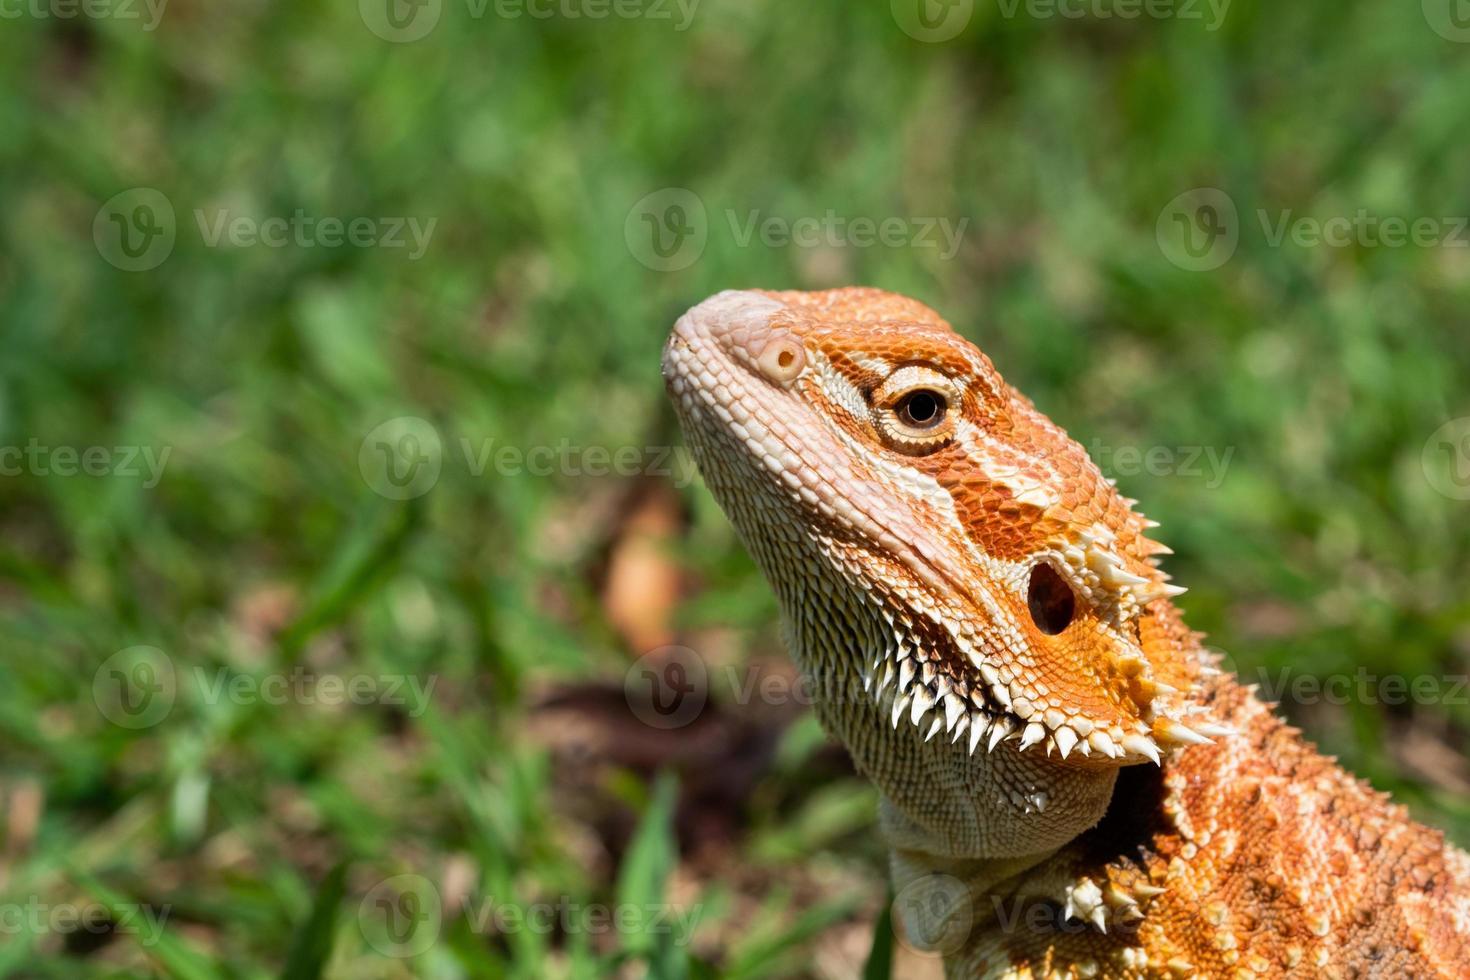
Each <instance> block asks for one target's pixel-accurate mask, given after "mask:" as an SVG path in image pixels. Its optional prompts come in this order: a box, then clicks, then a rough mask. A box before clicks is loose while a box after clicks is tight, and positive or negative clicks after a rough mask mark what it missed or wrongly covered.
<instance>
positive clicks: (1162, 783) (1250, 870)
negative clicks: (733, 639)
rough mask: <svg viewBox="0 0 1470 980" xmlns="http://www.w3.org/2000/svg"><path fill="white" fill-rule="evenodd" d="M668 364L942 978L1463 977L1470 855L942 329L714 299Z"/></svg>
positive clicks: (715, 488) (901, 309) (1056, 433)
mask: <svg viewBox="0 0 1470 980" xmlns="http://www.w3.org/2000/svg"><path fill="white" fill-rule="evenodd" d="M664 376H665V379H666V382H667V385H668V388H669V392H670V395H671V397H672V398H673V400H674V403H675V405H676V407H677V410H678V413H679V416H680V420H681V422H682V423H683V426H684V431H685V433H686V436H687V437H688V440H689V442H690V445H691V447H692V448H693V450H694V452H695V455H696V458H697V459H698V460H699V463H700V467H701V470H702V472H703V473H704V475H705V480H706V482H707V483H708V485H709V487H710V489H711V491H712V492H713V493H714V495H715V497H716V498H717V499H718V500H719V502H720V504H721V506H722V507H723V508H724V509H725V511H726V513H727V514H729V516H730V518H731V521H732V523H733V524H734V525H735V527H736V530H737V531H738V533H739V534H740V536H741V538H742V540H743V541H744V543H745V544H746V547H747V548H748V549H749V550H750V552H751V554H752V555H753V556H754V557H755V559H756V561H757V562H758V563H759V564H760V566H761V568H762V570H763V571H764V573H765V574H766V577H767V579H768V580H769V581H770V583H771V586H772V588H773V590H774V591H775V593H776V595H777V598H778V600H779V601H780V603H781V606H782V610H783V614H784V615H783V620H784V625H785V628H786V632H787V637H788V641H789V644H790V646H791V650H792V654H793V657H794V658H795V660H796V662H797V664H798V665H799V666H800V667H801V669H802V670H803V672H804V673H805V674H806V675H807V676H808V678H809V679H810V681H811V683H812V684H813V685H814V690H815V691H816V692H817V694H818V698H817V711H818V714H819V717H820V718H821V720H822V722H823V724H824V725H825V726H826V727H827V729H828V730H829V731H830V732H832V733H833V734H834V735H835V736H836V737H837V738H839V739H841V740H842V741H843V742H844V743H845V744H846V745H847V747H848V749H849V751H850V752H851V753H852V755H853V759H854V761H855V763H856V764H857V766H858V767H859V769H860V770H861V771H862V772H863V773H864V774H865V775H867V776H868V778H870V779H871V780H872V781H873V782H874V784H875V785H876V786H877V787H878V789H879V790H880V792H881V794H882V805H881V810H880V827H881V830H882V833H883V835H884V837H885V839H886V841H887V843H888V844H889V847H890V849H891V854H892V868H893V875H894V879H895V885H896V886H897V888H898V889H899V894H900V897H901V898H902V897H903V896H905V895H908V896H910V897H914V896H918V897H920V898H923V899H926V900H923V901H912V902H907V903H905V902H903V901H900V903H899V908H898V911H899V912H900V913H901V914H902V915H904V916H905V923H904V924H905V930H906V931H907V932H908V933H909V934H910V935H911V936H924V937H929V938H931V939H932V941H933V945H934V946H935V947H936V948H939V949H941V950H942V951H943V952H944V953H945V957H946V958H945V962H946V968H947V972H948V973H949V974H950V975H951V976H955V977H973V976H1016V977H1053V976H1056V977H1187V976H1207V977H1215V976H1261V977H1265V976H1302V977H1319V976H1329V977H1344V978H1346V977H1359V976H1362V977H1369V976H1383V977H1401V976H1426V977H1429V976H1433V977H1451V976H1463V975H1465V971H1466V964H1470V858H1467V856H1466V855H1465V854H1464V853H1463V852H1461V851H1459V850H1457V849H1455V848H1453V847H1450V846H1447V845H1446V844H1445V842H1444V840H1443V838H1442V836H1441V835H1440V834H1439V833H1438V832H1437V831H1433V830H1430V829H1428V828H1426V827H1423V826H1420V825H1418V824H1415V823H1413V822H1412V821H1410V820H1409V819H1408V817H1407V816H1406V814H1405V813H1404V811H1403V809H1402V808H1400V807H1395V806H1392V805H1390V804H1389V803H1388V802H1387V801H1386V799H1385V798H1384V797H1383V796H1382V795H1380V794H1377V793H1375V792H1373V791H1372V790H1371V789H1369V788H1368V787H1367V786H1366V785H1364V784H1362V783H1360V782H1358V781H1357V780H1355V779H1353V778H1352V777H1351V776H1349V775H1348V774H1347V773H1345V772H1343V771H1342V770H1341V769H1340V768H1339V767H1338V766H1337V765H1335V764H1334V763H1333V761H1332V760H1330V759H1327V758H1324V757H1323V756H1321V755H1319V754H1318V753H1317V752H1316V751H1315V750H1314V749H1313V748H1312V747H1311V746H1310V745H1308V744H1307V743H1305V742H1304V741H1303V740H1302V739H1301V738H1300V735H1299V733H1298V732H1297V731H1295V730H1294V729H1291V728H1289V727H1287V726H1286V725H1284V724H1283V723H1282V722H1280V721H1279V720H1278V719H1277V718H1276V717H1275V716H1274V715H1273V713H1272V711H1271V709H1270V707H1269V706H1268V705H1265V704H1263V703H1262V702H1260V701H1259V700H1257V698H1256V697H1255V694H1254V691H1253V690H1252V689H1250V688H1246V687H1243V686H1242V685H1240V684H1239V683H1238V682H1237V681H1236V680H1235V679H1234V678H1233V677H1230V676H1228V675H1225V674H1222V673H1221V672H1220V671H1219V670H1218V669H1216V667H1215V663H1214V659H1213V658H1212V657H1211V656H1210V655H1209V654H1208V653H1207V652H1205V651H1204V650H1203V649H1202V648H1201V646H1200V642H1199V637H1198V636H1197V635H1196V634H1194V633H1192V632H1190V631H1189V630H1188V629H1187V628H1186V627H1185V626H1184V624H1183V621H1182V620H1181V618H1180V616H1179V613H1178V611H1177V610H1176V608H1175V606H1174V605H1173V603H1172V601H1171V600H1172V598H1173V597H1174V596H1175V595H1177V594H1178V593H1179V592H1180V591H1182V590H1180V589H1178V588H1177V587H1175V586H1172V585H1170V584H1169V583H1168V577H1167V576H1166V575H1165V574H1164V573H1163V572H1162V571H1161V570H1160V569H1159V567H1158V561H1159V558H1158V556H1160V555H1163V554H1166V553H1167V551H1168V549H1166V548H1164V547H1163V546H1162V545H1159V544H1157V543H1156V542H1154V541H1151V540H1150V539H1149V538H1148V537H1147V531H1148V530H1149V529H1150V528H1151V527H1152V524H1151V522H1148V521H1147V520H1145V519H1144V518H1143V517H1142V516H1141V515H1139V514H1138V513H1136V512H1135V511H1134V510H1133V501H1130V500H1126V499H1124V498H1123V497H1121V496H1120V495H1119V494H1118V493H1117V492H1116V491H1115V490H1114V489H1113V487H1112V485H1111V483H1110V482H1109V481H1107V480H1105V479H1104V478H1103V476H1102V475H1101V473H1100V472H1099V471H1098V470H1097V468H1096V467H1095V466H1094V465H1093V464H1092V462H1091V460H1089V459H1088V457H1087V455H1086V453H1085V452H1084V451H1083V449H1082V448H1081V447H1080V446H1079V445H1077V444H1076V443H1075V442H1073V441H1072V440H1071V439H1069V438H1068V437H1067V435H1066V433H1064V432H1063V431H1062V430H1061V429H1059V428H1058V427H1057V426H1055V425H1054V424H1052V422H1051V421H1050V420H1048V419H1047V418H1046V417H1045V416H1043V415H1042V414H1040V413H1039V412H1038V411H1036V409H1035V408H1034V407H1033V406H1032V405H1031V403H1030V402H1029V401H1027V400H1026V399H1025V398H1024V397H1022V396H1021V395H1020V394H1018V393H1017V392H1015V391H1014V390H1012V389H1011V388H1010V387H1009V386H1007V385H1006V384H1005V383H1004V382H1003V381H1002V380H1001V378H1000V376H999V375H998V374H997V373H996V372H995V369H994V367H993V366H992V365H991V364H990V362H989V361H988V360H987V359H986V358H985V356H984V355H983V354H981V353H980V351H979V350H977V349H976V348H975V347H974V346H973V345H972V344H970V343H968V342H967V341H965V340H964V339H963V338H962V337H960V336H959V335H957V334H956V333H954V332H953V331H952V330H951V329H950V327H949V326H948V324H946V323H945V322H944V321H943V320H942V319H940V318H939V317H938V316H937V315H936V314H935V313H934V312H933V311H931V310H929V309H928V308H927V307H925V306H923V305H922V304H920V303H917V302H915V301H913V300H909V299H905V298H903V297H901V296H895V295H893V294H890V293H883V292H879V291H877V290H870V289H844V290H834V291H830V292H823V293H767V292H729V293H722V294H720V295H718V296H716V297H713V298H711V299H710V300H708V301H706V302H705V303H703V304H701V305H700V306H698V307H696V308H695V309H693V310H691V311H690V312H689V313H688V314H687V315H685V316H684V317H683V318H681V319H680V321H679V323H678V325H677V326H676V327H675V330H674V333H673V334H672V336H671V337H670V338H669V343H668V345H667V346H666V348H665V351H664ZM936 896H939V897H941V898H945V899H946V900H945V901H935V900H934V899H935V897H936Z"/></svg>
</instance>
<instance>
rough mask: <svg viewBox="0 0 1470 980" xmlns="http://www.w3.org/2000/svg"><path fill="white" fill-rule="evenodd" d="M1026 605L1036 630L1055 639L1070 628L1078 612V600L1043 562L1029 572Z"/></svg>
mask: <svg viewBox="0 0 1470 980" xmlns="http://www.w3.org/2000/svg"><path fill="white" fill-rule="evenodd" d="M1026 605H1027V606H1028V607H1030V609H1031V621H1032V622H1033V623H1035V624H1036V628H1037V629H1039V630H1041V632H1043V633H1045V634H1047V635H1048V636H1056V635H1057V634H1058V633H1060V632H1061V631H1062V630H1064V629H1066V628H1067V627H1068V626H1070V625H1071V623H1072V616H1073V614H1074V613H1075V612H1076V611H1077V597H1076V596H1074V595H1072V587H1071V586H1070V585H1068V584H1067V583H1066V582H1065V581H1064V580H1063V579H1062V577H1061V576H1060V575H1058V574H1057V571H1056V569H1054V568H1052V567H1051V566H1050V565H1048V564H1046V563H1045V562H1043V563H1041V564H1040V565H1037V566H1036V567H1035V568H1033V569H1031V584H1030V585H1029V586H1028V587H1027V589H1026Z"/></svg>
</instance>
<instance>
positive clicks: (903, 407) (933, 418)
mask: <svg viewBox="0 0 1470 980" xmlns="http://www.w3.org/2000/svg"><path fill="white" fill-rule="evenodd" d="M948 407H949V406H948V405H947V404H946V403H945V400H944V396H943V395H941V394H939V393H938V392H937V391H929V390H927V389H922V390H919V391H916V392H913V393H912V394H909V395H906V396H904V399H903V401H901V402H899V403H898V418H899V420H900V421H901V422H903V424H904V425H908V426H912V427H913V428H915V429H932V428H934V426H936V425H938V424H939V423H940V422H941V421H943V419H944V413H945V411H946V410H947V409H948Z"/></svg>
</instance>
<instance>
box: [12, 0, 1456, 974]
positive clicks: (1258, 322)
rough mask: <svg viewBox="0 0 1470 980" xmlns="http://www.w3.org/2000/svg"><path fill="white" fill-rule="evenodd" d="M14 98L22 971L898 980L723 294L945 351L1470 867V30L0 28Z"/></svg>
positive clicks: (900, 16) (1299, 11)
mask: <svg viewBox="0 0 1470 980" xmlns="http://www.w3.org/2000/svg"><path fill="white" fill-rule="evenodd" d="M0 82H3V86H0V92H3V94H0V133H3V138H0V235H3V250H0V765H3V771H0V934H3V940H0V975H14V976H25V977H58V978H61V977H65V978H73V977H115V976H128V977H132V976H138V977H149V976H167V977H186V978H191V980H193V978H201V980H203V978H236V977H242V978H243V977H250V978H254V977H266V976H287V977H310V976H330V977H344V978H345V977H408V976H420V977H444V978H455V977H537V978H539V977H560V976H566V977H601V976H629V977H641V976H655V977H823V978H827V977H831V978H838V977H853V976H858V975H863V971H864V969H865V968H866V969H867V970H868V971H869V972H868V973H867V974H866V975H867V976H885V975H888V970H889V969H890V967H889V966H888V963H889V950H888V945H889V944H890V943H891V942H892V940H891V938H890V937H889V936H888V935H887V934H886V933H885V926H884V924H885V923H886V920H887V916H886V915H885V914H884V912H885V902H886V899H885V880H884V879H885V867H884V855H883V853H882V850H881V848H880V845H879V842H878V840H877V838H876V836H875V834H874V832H873V820H874V807H875V799H874V794H873V792H872V790H871V789H870V788H869V787H867V786H866V785H865V784H864V783H863V782H861V781H860V780H859V779H858V778H857V777H856V776H855V775H854V774H853V772H852V770H851V767H850V764H849V763H848V761H847V758H846V755H845V753H844V752H843V751H842V750H841V748H840V747H838V746H836V745H834V744H832V743H830V742H828V741H827V740H826V739H825V738H824V736H823V735H822V733H821V731H820V730H819V728H818V727H817V726H816V724H815V722H814V720H813V718H812V715H811V712H810V711H809V709H808V708H807V705H806V703H805V702H806V700H807V699H806V698H805V697H804V692H803V690H802V688H801V687H800V685H799V684H797V683H796V681H795V678H794V677H793V676H792V673H791V669H790V667H789V665H788V663H787V661H786V658H785V655H784V652H783V651H782V649H781V645H780V641H779V636H778V631H777V616H776V609H775V606H774V603H773V601H772V598H771V596H770V595H769V594H768V592H767V589H766V587H765V585H764V583H763V582H762V581H761V580H760V578H759V576H758V574H757V573H756V571H755V569H754V567H753V565H752V564H751V562H750V560H749V559H748V558H747V557H746V555H745V554H744V553H743V552H742V550H741V548H740V547H739V544H738V542H737V541H736V540H735V538H734V536H733V534H732V532H731V530H730V528H729V527H728V526H727V524H726V522H725V520H724V518H723V517H722V515H721V514H720V513H719V511H718V510H717V508H716V507H715V506H714V505H713V503H712V501H711V499H710V498H709V496H708V495H707V493H706V492H705V490H704V489H703V488H702V486H701V485H700V483H699V481H698V479H697V477H696V474H695V473H694V471H693V468H692V466H691V464H690V462H689V460H688V458H687V456H686V455H685V454H684V453H683V450H682V448H681V447H680V440H679V436H678V433H677V429H676V426H675V425H674V422H673V418H672V414H671V411H670V409H669V407H668V405H667V404H666V402H665V398H664V393H663V387H662V383H661V380H660V377H659V350H660V346H661V344H662V342H663V339H664V336H665V335H666V333H667V331H668V329H669V327H670V326H671V324H672V322H673V320H674V319H675V317H676V316H677V315H678V314H680V313H681V312H682V311H683V310H684V309H686V308H688V307H689V306H690V305H692V304H694V303H695V302H697V301H699V300H700V299H702V298H703V297H705V296H706V295H708V294H710V293H712V292H714V291H717V290H720V289H724V288H729V287H743V286H758V287H768V288H822V287H829V286H837V285H848V284H867V285H876V286H882V287H885V288H888V289H892V290H896V291H901V292H904V293H908V294H911V295H914V296H916V297H918V298H920V299H922V300H924V301H925V302H927V303H929V304H930V305H931V306H933V307H934V308H935V309H937V310H939V311H940V312H941V313H942V314H943V315H945V316H946V317H947V318H949V319H950V320H951V321H952V322H953V323H954V324H955V325H956V327H957V328H958V329H959V330H961V331H962V332H963V333H965V334H966V335H967V336H968V337H970V338H971V339H973V340H975V341H976V342H977V343H979V344H980V346H981V347H982V348H983V349H984V350H985V351H986V352H987V353H988V354H989V355H990V356H991V357H992V359H993V360H994V361H995V362H996V364H997V366H998V367H999V368H1000V370H1001V371H1002V373H1003V374H1004V375H1005V376H1006V378H1007V379H1008V380H1009V381H1010V382H1011V383H1013V384H1014V385H1016V386H1017V387H1018V388H1020V389H1021V390H1022V391H1024V392H1026V393H1027V394H1028V395H1030V396H1031V397H1032V398H1033V399H1034V400H1035V401H1036V402H1037V403H1038V405H1039V406H1040V407H1041V408H1042V409H1043V410H1044V411H1046V412H1047V413H1048V414H1050V415H1051V416H1052V417H1053V418H1054V419H1056V420H1057V421H1058V422H1059V423H1060V424H1062V425H1063V426H1064V427H1066V428H1067V429H1068V430H1069V431H1070V432H1071V433H1072V434H1073V435H1074V436H1075V437H1076V438H1077V439H1078V440H1079V441H1080V442H1082V443H1083V444H1084V445H1085V446H1087V447H1088V448H1089V450H1090V451H1092V452H1093V454H1094V457H1095V458H1096V459H1097V460H1098V462H1099V464H1100V465H1102V467H1103V469H1104V470H1105V471H1107V472H1108V473H1109V474H1110V475H1112V476H1114V477H1116V478H1117V480H1118V482H1119V485H1120V486H1121V487H1122V488H1123V489H1124V490H1125V491H1126V492H1127V493H1128V494H1129V495H1131V496H1134V497H1137V498H1139V499H1140V500H1141V501H1142V504H1141V509H1142V510H1143V511H1144V512H1145V513H1147V514H1149V515H1150V516H1151V517H1154V518H1156V519H1158V520H1160V521H1161V522H1162V525H1163V526H1162V528H1161V529H1160V531H1159V532H1158V535H1157V536H1158V537H1159V538H1160V539H1161V540H1163V541H1165V542H1167V543H1168V544H1170V545H1171V546H1172V547H1173V548H1174V549H1175V551H1176V552H1177V554H1176V555H1175V556H1174V557H1173V558H1171V559H1169V560H1168V564H1167V568H1168V569H1169V570H1170V571H1171V572H1172V573H1173V574H1174V576H1175V578H1176V579H1177V580H1178V581H1179V582H1181V583H1182V584H1185V585H1187V586H1189V587H1190V589H1191V591H1190V592H1189V593H1188V595H1186V596H1185V597H1184V598H1183V599H1182V605H1183V607H1184V609H1185V610H1186V613H1187V615H1188V618H1189V620H1190V621H1191V623H1192V625H1193V626H1194V627H1196V628H1197V629H1201V630H1204V631H1207V632H1208V633H1209V634H1210V637H1211V643H1212V644H1214V645H1215V646H1218V647H1219V648H1221V649H1223V650H1225V651H1228V654H1229V662H1230V663H1231V664H1232V665H1233V666H1234V667H1235V669H1237V670H1239V671H1240V672H1241V673H1242V674H1243V675H1245V676H1246V677H1247V678H1249V679H1251V680H1253V681H1254V682H1256V683H1260V684H1261V685H1262V688H1263V693H1264V694H1265V695H1266V696H1270V697H1272V698H1274V699H1276V700H1280V701H1282V702H1283V710H1284V711H1285V712H1286V714H1287V715H1289V716H1290V718H1291V719H1292V720H1293V721H1294V722H1295V723H1296V724H1298V725H1300V726H1301V727H1302V728H1303V729H1305V731H1306V732H1307V734H1308V735H1309V736H1310V737H1311V738H1313V739H1314V740H1316V741H1317V742H1319V743H1320V744H1321V745H1322V746H1323V748H1324V750H1325V751H1327V752H1330V753H1332V754H1335V755H1337V756H1339V757H1340V758H1341V759H1342V760H1343V762H1344V763H1345V764H1346V765H1348V766H1350V767H1351V768H1352V769H1353V770H1355V771H1356V772H1357V773H1358V774H1360V775H1361V776H1363V777H1365V778H1367V779H1369V780H1371V781H1372V783H1373V784H1374V785H1375V786H1376V787H1378V788H1379V789H1383V790H1389V791H1392V792H1393V793H1395V794H1396V795H1397V797H1398V798H1399V799H1400V800H1402V801H1404V802H1405V803H1407V804H1408V805H1409V807H1410V809H1411V811H1412V812H1413V813H1414V815H1415V816H1417V817H1418V818H1420V819H1422V820H1425V821H1428V822H1430V823H1432V824H1435V825H1437V826H1440V827H1442V828H1444V829H1445V831H1446V832H1447V833H1448V835H1449V836H1450V837H1451V838H1452V839H1454V840H1456V841H1458V842H1460V843H1461V844H1466V843H1470V766H1467V764H1466V758H1465V745H1466V735H1467V731H1470V690H1467V688H1466V686H1465V683H1464V675H1465V673H1466V670H1467V667H1466V664H1467V661H1470V594H1467V589H1466V583H1467V576H1466V569H1467V567H1470V381H1467V377H1470V330H1467V315H1466V311H1467V308H1470V307H1467V303H1470V231H1467V228H1466V225H1467V219H1466V217H1465V216H1466V215H1470V183H1467V180H1466V174H1467V173H1470V142H1467V141H1466V139H1465V135H1464V134H1465V132H1466V129H1467V123H1470V7H1467V6H1466V4H1465V3H1464V2H1463V0H1425V2H1424V3H1422V4H1420V3H1402V4H1387V3H1372V2H1336V0H1333V2H1328V0H1314V2H1301V3H1294V4H1287V5H1281V4H1271V3H1265V2H1261V0H1233V2H1227V0H1214V2H1213V3H1210V2H1205V0H1177V2H1173V3H1170V2H1166V0H1156V2H1154V3H1152V4H1150V5H1149V6H1147V7H1144V6H1143V5H1141V4H1136V3H1130V2H1129V0H947V2H944V0H893V2H892V3H888V2H883V0H875V2H871V3H862V4H854V3H844V2H840V0H809V2H805V3H800V4H793V3H782V2H776V0H682V2H680V0H618V2H616V3H612V2H610V0H361V2H360V3H358V2H355V0H333V2H322V0H300V2H296V3H289V4H288V3H271V2H265V0H246V2H240V3H234V4H228V5H226V4H208V3H202V2H199V0H152V2H151V3H149V2H146V0H86V3H82V2H81V0H6V2H5V3H4V4H3V6H0ZM671 647H673V648H678V649H674V650H670V649H669V648H671ZM676 668H677V669H676ZM665 682H668V684H672V685H673V688H672V689H661V688H660V685H661V684H665ZM665 687H667V684H665ZM670 698H675V699H676V702H677V703H675V702H674V701H670ZM671 704H672V705H673V706H674V707H677V708H678V710H677V711H672V713H671V711H670V706H671ZM875 944H876V947H877V951H878V955H877V956H875V957H872V962H871V963H869V951H870V949H872V948H873V947H874V945H875ZM893 955H894V956H895V957H896V958H895V960H894V964H895V965H893V966H892V967H891V969H892V971H893V975H896V976H931V975H934V974H935V971H936V970H937V967H936V966H935V963H934V961H933V960H932V959H928V958H925V957H922V956H919V955H917V954H915V953H913V952H911V951H909V950H907V949H906V948H905V947H904V946H903V944H902V943H898V944H897V945H896V947H895V948H894V950H893ZM865 964H868V965H867V966H866V967H865Z"/></svg>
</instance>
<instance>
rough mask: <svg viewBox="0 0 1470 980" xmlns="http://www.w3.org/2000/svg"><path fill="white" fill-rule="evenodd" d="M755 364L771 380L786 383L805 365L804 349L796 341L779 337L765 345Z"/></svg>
mask: <svg viewBox="0 0 1470 980" xmlns="http://www.w3.org/2000/svg"><path fill="white" fill-rule="evenodd" d="M756 364H757V365H758V366H759V367H760V370H761V373H762V374H764V375H765V376H766V377H767V378H769V379H770V380H771V381H773V382H775V383H776V384H778V385H788V384H790V383H791V382H792V381H794V380H795V379H796V376H797V375H798V374H800V373H801V372H802V369H803V368H805V367H806V351H804V350H803V349H802V346H801V345H800V344H798V343H797V342H796V341H794V340H791V339H790V338H787V337H779V338H777V339H775V340H773V341H771V342H770V343H769V344H767V345H766V346H765V349H764V350H762V351H761V353H760V357H758V358H756Z"/></svg>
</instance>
